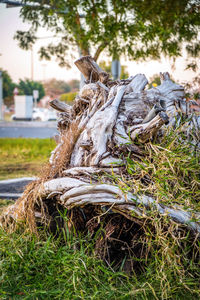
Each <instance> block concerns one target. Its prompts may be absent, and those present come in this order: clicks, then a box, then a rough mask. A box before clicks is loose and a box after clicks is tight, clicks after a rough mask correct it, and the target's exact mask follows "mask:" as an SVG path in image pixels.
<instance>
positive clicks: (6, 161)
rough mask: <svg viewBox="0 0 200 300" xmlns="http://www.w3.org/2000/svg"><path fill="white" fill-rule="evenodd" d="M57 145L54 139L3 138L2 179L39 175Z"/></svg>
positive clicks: (1, 150)
mask: <svg viewBox="0 0 200 300" xmlns="http://www.w3.org/2000/svg"><path fill="white" fill-rule="evenodd" d="M55 145H56V144H55V141H54V140H52V139H30V138H29V139H28V138H1V139H0V162H1V163H0V180H1V179H7V178H16V177H23V176H37V175H38V174H39V173H40V169H41V166H42V165H43V164H44V163H45V162H47V161H48V159H49V155H50V152H51V151H52V150H53V149H54V148H55Z"/></svg>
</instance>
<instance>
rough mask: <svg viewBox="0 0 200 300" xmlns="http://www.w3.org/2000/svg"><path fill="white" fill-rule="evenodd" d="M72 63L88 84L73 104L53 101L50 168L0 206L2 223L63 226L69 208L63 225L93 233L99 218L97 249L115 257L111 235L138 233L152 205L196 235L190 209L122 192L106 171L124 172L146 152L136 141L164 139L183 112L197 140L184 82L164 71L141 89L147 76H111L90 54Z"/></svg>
mask: <svg viewBox="0 0 200 300" xmlns="http://www.w3.org/2000/svg"><path fill="white" fill-rule="evenodd" d="M75 64H76V66H77V67H78V68H79V70H80V71H81V72H82V73H83V75H84V76H85V80H86V84H85V86H84V87H83V88H82V90H81V91H80V92H79V94H78V96H77V97H76V99H75V101H74V104H73V106H69V105H67V104H64V103H62V102H60V101H59V100H53V101H51V103H50V105H51V106H52V107H53V108H54V109H56V110H57V111H59V112H60V119H59V121H58V129H59V132H60V137H59V142H58V145H57V147H56V148H55V150H54V151H53V152H52V154H51V157H50V164H49V166H48V171H46V172H44V174H43V176H42V177H41V178H40V179H39V180H37V181H36V182H35V183H33V184H32V185H30V186H29V187H28V188H27V190H26V191H25V193H24V195H23V196H22V198H21V199H19V200H18V201H17V203H16V204H14V205H12V206H10V207H9V208H8V209H7V210H6V211H5V212H4V214H3V216H2V217H1V222H2V224H4V223H6V222H7V223H13V222H14V221H15V222H18V221H20V220H24V219H26V220H27V221H28V224H29V226H30V227H32V228H33V229H35V228H36V227H37V224H44V223H46V224H50V227H52V228H53V225H52V224H55V223H56V222H61V223H60V226H61V225H62V222H63V221H58V220H60V218H59V211H60V210H62V209H67V216H68V222H67V226H68V229H70V228H72V226H74V227H75V229H76V230H77V231H82V232H84V231H85V230H86V231H88V230H89V231H90V232H91V233H94V232H95V230H97V229H98V228H99V226H100V221H99V220H101V221H102V219H103V220H104V224H105V227H104V229H105V236H106V238H104V239H103V240H102V239H97V241H96V248H97V249H98V251H99V253H100V254H101V255H100V256H101V257H103V258H105V257H107V258H106V259H107V260H109V261H112V260H116V261H117V257H118V256H117V255H118V254H117V253H116V249H117V248H116V247H117V246H116V245H115V246H116V247H115V246H113V247H112V249H113V250H112V251H113V252H112V253H111V252H110V254H109V255H107V254H105V253H104V252H105V251H104V249H105V247H106V245H107V246H108V237H109V238H110V243H111V240H112V239H113V240H112V245H114V244H115V243H116V244H117V243H118V242H117V240H119V239H120V240H121V241H123V242H122V244H123V243H128V242H127V241H128V240H129V241H130V239H133V237H134V236H135V237H137V235H138V232H140V233H141V232H143V233H144V230H143V229H142V224H143V222H142V218H145V212H147V211H149V210H151V211H155V212H157V213H158V214H159V215H167V216H168V217H169V218H170V219H172V220H173V221H174V222H176V223H178V224H184V226H185V227H186V228H188V229H189V230H190V231H192V232H193V233H194V234H199V233H200V225H199V222H198V221H191V219H192V218H193V219H194V213H193V214H192V213H191V212H190V211H185V210H183V208H181V207H179V206H178V205H176V206H173V207H171V206H165V205H163V204H160V203H159V202H158V201H156V200H155V199H154V197H153V195H149V194H134V189H132V190H131V189H129V191H123V190H122V189H121V188H120V187H119V186H117V185H115V184H114V183H113V179H112V176H111V175H112V174H118V175H119V176H121V175H122V176H126V168H125V167H124V166H125V158H126V157H127V155H128V154H131V157H132V159H134V158H135V159H140V157H141V156H144V155H145V154H144V153H143V150H142V148H141V147H140V146H141V145H143V144H145V143H148V142H149V141H150V140H152V139H155V138H162V135H163V134H164V131H165V130H166V128H169V127H172V128H173V127H174V128H175V127H176V126H178V124H179V123H180V122H181V119H182V118H183V116H184V117H185V118H188V117H189V116H190V118H189V121H187V126H186V128H185V130H186V131H187V136H188V137H189V136H190V139H191V142H192V143H193V144H194V145H195V146H196V147H199V146H200V142H199V141H200V140H199V129H200V117H199V116H197V115H195V114H192V110H191V108H190V103H189V102H187V101H186V100H185V98H184V88H183V87H182V86H181V85H179V84H175V83H173V82H172V81H171V80H170V76H169V74H168V73H163V74H161V81H162V83H161V85H160V86H157V87H156V88H151V89H145V87H146V85H147V83H148V81H147V79H146V77H145V75H143V74H138V75H136V76H131V77H130V78H128V79H126V80H117V81H112V80H110V79H109V75H108V74H107V73H106V72H103V71H102V70H101V69H100V68H99V66H98V65H97V64H96V63H95V62H94V60H93V59H92V58H91V57H89V56H86V57H82V58H80V59H79V60H77V61H76V62H75ZM191 132H192V134H191V135H190V133H191ZM195 218H196V220H197V219H198V213H197V214H196V215H195ZM131 224H132V225H131ZM133 224H134V227H133ZM131 226H132V227H131ZM127 228H134V229H131V230H132V231H130V230H128V229H127ZM120 232H121V235H120ZM126 232H127V233H126ZM143 233H142V234H143ZM105 236H104V237H105ZM114 248H116V249H114ZM138 255H139V254H138ZM108 256H109V257H108Z"/></svg>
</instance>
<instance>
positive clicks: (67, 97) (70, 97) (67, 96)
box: [60, 92, 77, 103]
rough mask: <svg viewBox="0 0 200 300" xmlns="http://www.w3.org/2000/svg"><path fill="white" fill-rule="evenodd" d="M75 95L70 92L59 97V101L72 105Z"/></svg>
mask: <svg viewBox="0 0 200 300" xmlns="http://www.w3.org/2000/svg"><path fill="white" fill-rule="evenodd" d="M76 95H77V93H76V92H70V93H66V94H62V95H61V96H60V101H64V102H67V103H72V102H73V101H74V99H75V97H76Z"/></svg>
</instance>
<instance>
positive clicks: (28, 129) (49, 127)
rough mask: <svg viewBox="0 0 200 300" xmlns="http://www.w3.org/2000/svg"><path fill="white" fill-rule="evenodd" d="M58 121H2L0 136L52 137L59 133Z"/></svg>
mask: <svg viewBox="0 0 200 300" xmlns="http://www.w3.org/2000/svg"><path fill="white" fill-rule="evenodd" d="M56 126H57V122H0V138H3V137H10V138H17V137H24V138H41V139H44V138H51V137H53V136H54V135H56V134H58V131H57V129H56Z"/></svg>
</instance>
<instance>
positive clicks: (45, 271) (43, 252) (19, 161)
mask: <svg viewBox="0 0 200 300" xmlns="http://www.w3.org/2000/svg"><path fill="white" fill-rule="evenodd" d="M175 136H176V133H173V134H172V135H171V136H169V137H168V138H167V140H164V141H163V143H162V144H159V145H156V144H149V145H147V146H146V151H148V153H149V156H147V157H146V158H145V160H144V161H141V162H135V161H133V160H132V159H131V158H130V157H127V165H126V167H127V172H128V173H129V175H130V177H129V178H128V179H127V180H126V181H125V179H124V178H120V177H113V181H114V182H116V184H118V186H120V187H121V188H122V189H128V190H129V189H131V187H132V186H134V189H135V191H136V192H138V193H139V192H142V193H145V192H146V191H151V192H153V193H154V195H155V197H156V198H157V199H160V201H161V202H163V203H164V204H167V205H170V204H174V203H178V204H180V205H182V206H183V207H186V208H188V207H190V209H193V210H198V209H199V198H200V194H199V184H200V178H199V174H200V172H199V168H200V167H199V154H198V153H196V152H195V151H193V148H192V147H191V145H190V144H187V143H185V144H184V145H178V144H177V143H176V140H177V139H176V138H175ZM54 147H55V143H54V142H53V141H51V140H37V139H0V157H1V165H2V166H4V167H3V168H1V171H0V172H1V173H0V174H1V178H7V177H9V178H10V177H18V176H19V175H20V176H21V175H22V176H28V175H38V172H39V170H40V168H41V165H42V164H43V163H44V162H45V161H46V160H47V158H48V157H49V153H50V151H51V150H52V149H53V148H54ZM17 166H18V167H17ZM26 166H28V167H26ZM20 170H21V171H20ZM149 178H150V179H151V180H149ZM147 184H148V187H147ZM9 203H12V201H9ZM7 204H8V202H7V201H6V200H1V201H0V211H1V210H2V208H3V207H4V206H6V205H7ZM66 222H67V220H66ZM148 224H149V225H148ZM144 227H145V231H146V239H145V241H144V244H143V245H144V248H146V249H148V255H147V256H146V257H145V258H143V259H141V261H139V259H138V258H136V257H133V260H135V261H136V260H138V261H139V263H140V264H141V266H142V271H141V270H140V271H135V273H134V274H132V275H131V276H128V275H127V274H125V273H124V272H122V269H123V264H122V265H121V267H120V268H119V269H118V271H114V270H113V266H112V265H111V266H108V265H107V264H106V263H104V262H103V261H101V260H100V259H98V257H97V256H96V255H95V249H94V245H93V240H92V239H91V237H90V236H84V237H83V236H75V235H73V236H72V235H71V234H69V232H68V231H67V230H66V231H64V230H63V232H61V233H60V236H59V237H58V238H56V239H55V237H53V236H52V235H51V234H49V233H47V232H46V231H45V230H40V231H39V233H38V235H37V236H36V235H34V234H31V233H29V232H28V231H27V230H24V229H23V228H19V229H18V230H17V231H16V232H14V233H8V232H5V231H4V230H2V229H0V282H1V284H0V299H5V300H6V299H27V300H29V299H84V300H85V299H95V300H96V299H116V300H117V299H123V300H124V299H127V300H129V299H134V300H135V299H136V300H137V299H138V300H141V299H142V300H151V299H156V300H160V299H163V300H164V299H166V300H167V299H173V300H181V299H183V300H187V299H188V300H191V299H194V300H196V299H200V284H199V282H200V281H199V279H200V274H199V270H200V267H199V258H198V257H199V256H198V255H199V254H198V253H199V252H198V251H199V247H200V243H199V242H198V240H194V239H193V237H192V236H189V234H187V232H186V234H185V231H184V229H183V228H180V230H177V224H176V223H175V222H171V221H169V220H168V218H167V217H164V218H161V217H160V216H158V215H155V214H149V216H148V218H147V220H146V222H145V224H144ZM140 238H141V237H140V236H138V239H140Z"/></svg>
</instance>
